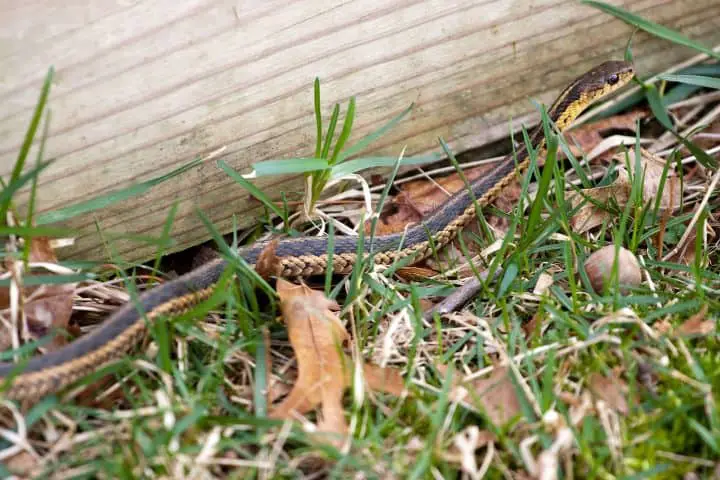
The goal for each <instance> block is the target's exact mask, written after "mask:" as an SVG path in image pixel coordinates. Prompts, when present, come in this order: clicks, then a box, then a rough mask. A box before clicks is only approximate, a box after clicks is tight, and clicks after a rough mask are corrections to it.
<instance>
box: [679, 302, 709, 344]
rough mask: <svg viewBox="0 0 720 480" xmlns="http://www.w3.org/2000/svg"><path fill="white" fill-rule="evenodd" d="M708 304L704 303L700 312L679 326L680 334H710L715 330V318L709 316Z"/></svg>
mask: <svg viewBox="0 0 720 480" xmlns="http://www.w3.org/2000/svg"><path fill="white" fill-rule="evenodd" d="M707 312H708V306H707V304H705V305H703V306H702V308H701V309H700V311H699V312H698V313H696V314H695V315H693V316H692V317H690V318H688V319H687V320H685V322H683V324H682V325H680V326H679V327H678V328H677V330H676V331H677V333H678V334H679V335H688V336H689V335H709V334H711V333H713V332H714V331H715V320H713V319H711V318H707Z"/></svg>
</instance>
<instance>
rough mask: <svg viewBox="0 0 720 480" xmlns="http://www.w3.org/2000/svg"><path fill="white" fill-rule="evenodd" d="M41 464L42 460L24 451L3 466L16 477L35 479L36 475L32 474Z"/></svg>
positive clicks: (6, 461)
mask: <svg viewBox="0 0 720 480" xmlns="http://www.w3.org/2000/svg"><path fill="white" fill-rule="evenodd" d="M35 455H37V454H35ZM41 463H42V462H41V459H40V458H37V457H36V456H33V455H31V454H30V453H28V452H25V451H23V452H18V453H17V454H16V455H13V456H12V457H10V458H8V459H6V460H5V461H4V463H3V465H4V466H5V468H7V469H8V470H9V471H10V472H12V473H13V474H14V475H18V476H20V477H21V478H33V477H34V475H33V474H32V472H33V471H35V470H36V469H37V468H38V467H39V466H40V464H41ZM36 473H37V472H36ZM16 478H17V477H16Z"/></svg>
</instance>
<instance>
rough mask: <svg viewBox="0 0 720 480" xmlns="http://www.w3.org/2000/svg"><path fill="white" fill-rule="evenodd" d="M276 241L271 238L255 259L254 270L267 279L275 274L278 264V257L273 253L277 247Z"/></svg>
mask: <svg viewBox="0 0 720 480" xmlns="http://www.w3.org/2000/svg"><path fill="white" fill-rule="evenodd" d="M277 246H278V241H277V240H273V241H271V242H270V243H268V244H267V246H265V248H263V249H262V251H261V252H260V254H259V255H258V258H257V260H256V261H255V271H256V272H257V274H258V275H260V276H261V277H262V278H264V279H265V280H267V279H268V278H270V277H272V276H274V275H276V274H277V272H278V270H279V266H280V259H279V258H278V256H277V255H275V249H277Z"/></svg>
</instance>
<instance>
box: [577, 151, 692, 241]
mask: <svg viewBox="0 0 720 480" xmlns="http://www.w3.org/2000/svg"><path fill="white" fill-rule="evenodd" d="M641 155H642V158H641V161H640V165H641V168H642V169H643V171H644V172H645V176H644V179H643V199H644V200H645V201H646V202H647V201H648V200H653V199H654V198H655V197H656V196H657V194H658V193H659V190H660V180H661V179H662V172H663V168H664V167H663V166H664V161H663V160H662V159H660V158H658V157H657V156H655V155H654V154H652V153H651V152H648V151H647V150H645V149H641ZM631 189H632V183H631V182H630V175H629V174H628V172H627V171H626V170H625V168H624V167H622V166H621V167H620V168H618V178H617V179H616V180H615V181H614V182H613V183H612V184H611V185H608V186H605V187H595V188H587V189H583V190H582V194H580V193H577V192H569V193H568V195H567V198H568V200H569V201H570V202H571V203H572V205H573V208H576V207H578V205H581V204H582V205H581V206H580V208H579V209H578V211H577V212H576V213H575V215H574V216H573V218H572V220H571V222H570V223H571V226H572V228H573V230H574V231H575V232H577V233H584V232H587V231H588V230H591V229H593V228H595V227H597V226H598V225H602V224H603V222H605V221H606V220H609V219H611V218H612V216H613V214H612V213H611V212H608V211H606V210H605V209H603V208H599V207H597V206H595V203H598V204H601V205H602V204H607V203H608V202H610V200H612V201H613V202H615V203H616V204H617V206H618V207H619V208H623V207H625V205H627V203H628V201H629V199H630V191H631ZM586 197H587V198H588V199H591V200H593V201H594V203H593V202H591V201H589V200H588V201H586ZM680 197H681V192H680V179H679V178H678V177H676V176H674V173H673V171H672V170H670V171H669V172H668V175H667V178H666V181H665V184H664V186H663V191H662V196H661V198H660V205H659V210H660V211H672V210H675V209H677V208H678V207H679V206H680ZM653 206H654V205H653Z"/></svg>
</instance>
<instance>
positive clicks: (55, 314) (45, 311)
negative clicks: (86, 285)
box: [0, 237, 75, 352]
mask: <svg viewBox="0 0 720 480" xmlns="http://www.w3.org/2000/svg"><path fill="white" fill-rule="evenodd" d="M29 241H30V255H29V258H28V260H29V262H32V263H39V262H45V263H57V261H58V260H57V257H56V256H55V252H54V251H53V248H52V245H51V243H50V239H49V238H47V237H34V238H32V239H31V240H29ZM10 262H11V260H10V259H9V258H8V259H7V260H6V267H7V268H8V269H12V268H14V265H12V264H11V263H10ZM43 274H45V272H43ZM33 275H35V274H34V273H32V272H24V273H23V278H28V277H32V276H33ZM9 290H10V289H9V287H2V288H0V302H1V303H0V309H2V310H4V312H0V316H3V317H5V318H6V319H7V320H8V321H7V322H3V323H5V324H6V325H9V324H10V323H11V322H10V321H9V319H10V312H9V307H10V295H9ZM74 292H75V284H74V283H62V284H47V285H31V286H25V287H23V288H22V299H21V306H22V308H23V312H24V314H25V322H26V323H25V325H26V327H27V328H21V332H22V333H28V334H29V338H24V339H23V340H36V339H39V338H41V337H45V336H47V335H48V334H50V333H51V332H52V331H58V332H61V331H66V330H67V329H68V324H69V322H70V316H71V314H72V308H73V296H74ZM3 338H4V339H5V340H7V341H6V342H4V343H2V344H0V348H2V349H3V350H4V349H7V348H10V347H11V342H10V341H9V339H10V335H4V336H3ZM65 343H66V339H65V336H64V335H62V334H59V333H58V334H56V335H54V336H53V338H52V340H51V341H49V342H46V343H45V344H44V345H43V346H42V347H40V349H41V350H42V351H45V352H47V351H53V350H57V349H58V348H60V347H61V346H63V345H65Z"/></svg>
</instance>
